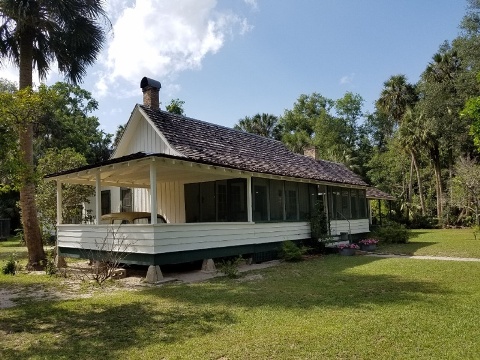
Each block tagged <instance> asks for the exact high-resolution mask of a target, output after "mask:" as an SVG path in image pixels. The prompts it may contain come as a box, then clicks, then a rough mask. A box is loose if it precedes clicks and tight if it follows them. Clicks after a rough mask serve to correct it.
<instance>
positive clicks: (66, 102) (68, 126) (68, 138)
mask: <svg viewBox="0 0 480 360" xmlns="http://www.w3.org/2000/svg"><path fill="white" fill-rule="evenodd" d="M49 90H50V91H52V92H53V93H54V94H55V98H54V100H55V102H54V103H53V104H52V105H51V106H52V108H53V109H54V110H53V111H52V113H51V115H50V116H49V117H47V118H45V119H44V120H43V121H42V122H41V123H38V124H37V126H36V128H35V130H36V131H35V135H34V149H35V156H36V159H37V161H38V159H39V158H40V157H42V156H43V155H44V154H45V153H46V152H47V150H48V149H50V148H58V149H65V148H72V149H74V150H75V151H76V152H77V153H80V154H82V155H83V156H84V157H85V158H86V160H87V163H88V164H93V163H96V162H100V161H103V160H107V159H108V158H109V157H110V153H111V150H110V144H111V139H112V135H111V134H106V133H105V132H103V130H100V129H99V127H100V123H99V121H98V118H97V117H95V116H91V113H93V112H94V111H96V110H97V109H98V102H97V101H96V100H95V99H94V98H92V95H91V93H90V92H88V91H86V90H84V89H82V88H81V87H79V86H77V85H72V84H67V83H63V82H57V83H55V84H54V85H53V86H51V87H50V88H49Z"/></svg>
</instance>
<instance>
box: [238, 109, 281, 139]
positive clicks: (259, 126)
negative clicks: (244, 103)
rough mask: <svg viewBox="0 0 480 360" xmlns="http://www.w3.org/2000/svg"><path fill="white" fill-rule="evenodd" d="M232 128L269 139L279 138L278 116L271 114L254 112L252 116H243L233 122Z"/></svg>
mask: <svg viewBox="0 0 480 360" xmlns="http://www.w3.org/2000/svg"><path fill="white" fill-rule="evenodd" d="M234 129H236V130H242V131H245V132H249V133H252V134H257V135H260V136H264V137H267V138H271V139H276V140H279V139H280V136H281V134H280V132H281V131H280V126H279V124H278V117H276V116H275V115H272V114H266V113H263V114H256V115H254V116H252V117H249V116H245V117H244V118H243V119H240V120H239V121H238V124H235V126H234Z"/></svg>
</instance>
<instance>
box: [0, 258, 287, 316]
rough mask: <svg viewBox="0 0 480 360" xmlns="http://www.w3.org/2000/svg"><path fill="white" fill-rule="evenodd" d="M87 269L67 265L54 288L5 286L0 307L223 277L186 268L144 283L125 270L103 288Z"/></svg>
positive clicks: (82, 265) (141, 276)
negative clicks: (152, 282) (160, 279)
mask: <svg viewBox="0 0 480 360" xmlns="http://www.w3.org/2000/svg"><path fill="white" fill-rule="evenodd" d="M279 264H280V262H279V261H277V260H274V261H269V262H264V263H261V264H251V265H247V264H241V265H240V266H239V269H238V271H239V272H240V273H244V272H248V271H251V270H258V269H265V268H268V267H271V266H277V265H279ZM88 269H89V265H88V262H85V263H83V262H80V263H75V265H74V266H72V267H69V268H68V271H67V273H66V276H65V278H62V281H61V282H60V284H58V286H56V287H45V286H42V285H31V286H10V287H8V288H6V289H0V309H5V308H11V307H14V306H16V305H18V304H20V303H22V302H24V301H31V300H39V301H40V300H51V301H61V300H71V299H81V298H89V297H92V296H93V295H94V294H96V293H99V292H113V291H120V290H122V291H125V290H127V291H138V290H140V289H144V288H145V287H154V286H162V285H164V284H166V283H170V282H176V281H178V282H183V283H194V282H200V281H205V280H208V279H211V278H214V277H218V276H224V275H223V274H222V273H219V272H216V271H213V272H203V271H200V270H195V271H186V272H181V273H166V274H164V279H163V280H162V281H161V282H159V283H158V284H147V283H145V282H144V280H145V274H144V273H146V270H145V271H143V270H141V271H140V270H131V269H129V270H127V277H125V278H123V279H118V280H114V281H112V282H108V283H104V285H103V286H102V287H99V286H98V285H95V283H94V282H93V281H92V280H90V279H89V278H88V276H87V273H88ZM29 274H31V275H38V276H41V275H43V276H45V272H43V271H37V272H30V273H29ZM262 279H263V275H261V274H247V275H244V276H242V277H241V278H240V279H238V280H237V281H239V282H246V281H259V280H262Z"/></svg>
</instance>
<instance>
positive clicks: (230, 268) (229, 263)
mask: <svg viewBox="0 0 480 360" xmlns="http://www.w3.org/2000/svg"><path fill="white" fill-rule="evenodd" d="M240 261H242V257H241V256H238V257H236V258H232V259H225V260H222V261H221V262H220V264H219V265H218V269H219V271H220V272H222V273H224V274H225V275H226V276H227V277H228V278H230V279H236V278H237V277H238V265H239V264H240Z"/></svg>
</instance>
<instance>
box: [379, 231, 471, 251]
mask: <svg viewBox="0 0 480 360" xmlns="http://www.w3.org/2000/svg"><path fill="white" fill-rule="evenodd" d="M477 238H478V236H477ZM378 250H379V251H380V252H387V253H393V254H408V255H431V256H451V257H470V258H471V257H474V258H480V238H478V239H475V237H474V234H473V230H472V229H433V230H412V237H411V238H410V240H409V243H408V244H380V246H379V248H378Z"/></svg>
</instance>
